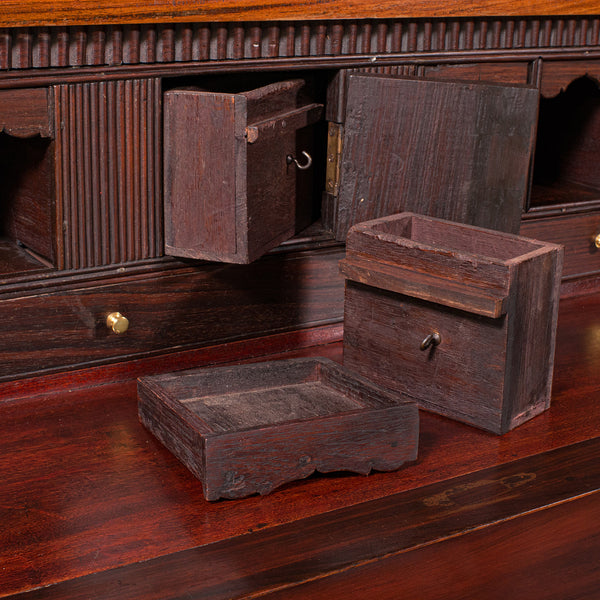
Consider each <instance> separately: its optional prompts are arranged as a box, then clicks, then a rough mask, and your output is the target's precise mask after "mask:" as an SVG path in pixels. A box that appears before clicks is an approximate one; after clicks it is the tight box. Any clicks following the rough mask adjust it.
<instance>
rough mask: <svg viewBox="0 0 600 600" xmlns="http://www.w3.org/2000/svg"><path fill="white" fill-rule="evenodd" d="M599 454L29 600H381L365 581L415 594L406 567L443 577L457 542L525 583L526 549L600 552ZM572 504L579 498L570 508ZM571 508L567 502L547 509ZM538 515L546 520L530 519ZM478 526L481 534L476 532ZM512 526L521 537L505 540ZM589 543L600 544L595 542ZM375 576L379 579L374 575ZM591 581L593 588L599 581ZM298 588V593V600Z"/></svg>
mask: <svg viewBox="0 0 600 600" xmlns="http://www.w3.org/2000/svg"><path fill="white" fill-rule="evenodd" d="M598 456H599V454H598V441H597V440H594V441H591V442H587V443H584V444H582V445H581V446H580V447H577V446H570V447H567V448H562V449H559V450H555V451H554V452H550V453H546V454H540V455H538V456H534V457H530V458H526V459H522V460H520V461H514V462H512V463H509V464H507V465H503V466H501V467H496V468H491V469H487V470H485V471H480V472H478V473H474V474H471V475H467V476H465V477H461V478H457V479H452V480H448V481H444V482H441V483H439V484H435V485H432V486H428V487H425V488H420V489H416V490H411V491H408V492H405V493H403V494H398V495H395V496H389V497H387V498H383V499H381V500H376V501H372V502H368V503H361V504H358V505H357V506H354V507H350V508H345V509H342V510H339V511H335V512H332V513H327V514H322V515H319V516H315V517H312V518H310V519H305V520H301V521H297V522H295V523H289V524H287V525H283V526H280V527H276V528H272V529H267V530H266V531H262V532H257V533H252V532H250V533H248V534H246V535H244V536H240V537H239V538H238V539H233V540H227V541H223V542H221V543H216V544H209V545H205V546H203V547H198V548H194V549H190V550H188V551H185V552H180V553H177V554H171V555H167V556H163V557H160V558H157V559H155V560H151V561H146V562H143V563H138V564H132V565H130V566H127V567H123V568H119V569H114V570H111V571H108V572H103V573H98V574H96V575H91V576H87V577H82V578H80V579H75V580H72V581H67V582H65V583H62V584H61V583H58V584H57V585H55V586H53V587H50V588H46V589H43V590H34V591H32V592H30V593H28V594H27V595H26V596H24V599H27V600H29V599H31V600H34V599H37V598H62V599H64V600H75V599H77V598H83V597H86V598H87V597H89V596H90V595H92V594H93V595H94V597H98V598H110V597H112V596H114V594H115V593H116V592H117V590H118V592H119V596H120V597H121V598H124V599H127V598H140V597H143V598H167V597H171V598H172V597H178V596H180V595H183V594H187V595H188V597H191V598H211V599H213V600H220V599H225V598H232V597H235V598H251V597H256V595H257V594H260V595H263V594H266V593H268V592H269V591H271V592H273V595H274V596H275V597H283V598H286V597H299V598H312V597H315V598H321V597H325V596H324V595H321V593H320V586H321V585H322V586H323V587H324V591H325V593H327V591H332V590H335V593H333V594H331V593H330V595H329V596H328V597H336V598H337V597H344V596H345V595H348V596H349V597H352V598H367V597H372V596H369V595H366V593H367V592H366V591H365V590H364V586H365V585H366V586H368V588H369V590H371V591H372V590H375V591H376V592H377V591H379V587H380V588H381V590H382V592H384V593H385V592H388V593H389V591H388V590H389V588H388V586H389V585H391V582H392V581H395V582H404V583H403V584H401V585H404V586H406V587H407V589H412V590H413V591H415V590H416V588H415V587H412V586H413V585H414V584H415V582H412V580H411V578H410V577H407V576H406V573H407V572H410V571H408V570H404V569H403V568H395V567H396V565H399V566H401V565H402V564H403V563H405V564H409V565H414V567H413V568H415V569H417V570H418V571H420V575H421V577H422V579H420V580H419V583H421V582H422V581H423V579H425V578H426V577H427V573H437V572H442V573H443V571H442V570H441V567H442V566H443V562H441V561H440V559H443V560H445V561H452V560H460V559H461V558H463V560H464V558H465V556H463V555H461V554H460V553H453V550H454V549H455V548H456V547H457V546H458V547H459V548H461V547H465V546H467V548H468V549H469V546H470V545H471V544H473V545H474V546H475V548H471V551H473V550H476V549H477V548H482V546H483V545H484V544H485V543H486V541H488V540H489V547H488V548H487V549H486V550H483V548H482V555H480V556H479V557H478V560H479V561H481V563H483V564H486V563H487V562H492V563H493V562H497V563H499V564H500V565H502V566H503V569H504V570H505V572H506V573H515V574H516V575H518V576H519V578H522V577H523V576H524V574H525V572H526V571H523V565H521V564H520V563H519V562H518V561H517V563H512V562H511V561H510V559H511V558H512V556H513V555H516V556H518V555H519V553H522V552H524V551H525V552H527V551H528V552H529V553H530V554H529V555H528V557H529V560H532V558H534V557H537V560H538V561H542V562H543V557H544V556H545V557H546V560H547V561H548V562H549V565H548V566H551V565H552V564H554V565H555V566H558V565H562V566H565V563H561V562H560V559H561V558H563V559H564V558H567V557H568V554H569V553H571V554H573V555H575V556H581V555H582V554H583V553H578V552H577V545H576V544H577V543H578V542H583V546H580V549H589V550H591V551H592V552H593V553H595V552H597V550H598V543H599V541H598V525H597V521H596V519H595V516H596V515H597V514H598V506H599V503H598V500H599V494H598V489H599V486H600V475H599V473H598ZM586 494H591V495H589V496H586ZM571 498H575V500H573V501H572V502H568V501H569V500H570V499H571ZM561 502H566V503H565V504H559V506H558V507H557V508H554V509H553V508H550V509H548V508H546V507H547V506H552V505H553V504H556V503H561ZM567 507H568V508H567ZM540 509H541V510H540ZM578 509H580V510H581V513H578ZM536 510H538V511H539V512H537V513H536V512H534V513H533V514H531V512H532V511H536ZM588 519H589V520H588ZM555 520H556V523H554V525H553V521H555ZM529 524H531V526H530V527H528V525H529ZM473 530H477V531H476V533H471V531H473ZM507 530H508V532H509V533H513V534H515V535H514V537H513V536H510V535H509V536H506V535H503V534H505V533H506V532H507ZM519 531H520V533H519ZM525 532H527V533H525ZM552 533H561V534H562V535H563V536H566V539H564V545H563V544H562V542H563V538H562V536H561V537H559V538H555V537H553V536H552ZM590 533H592V535H590ZM536 534H537V535H536ZM586 535H587V536H589V537H590V538H591V539H590V540H589V542H587V543H586V542H584V540H585V538H586ZM457 536H458V537H457ZM521 540H523V541H525V540H527V541H528V542H529V544H527V545H526V546H525V547H524V548H526V550H524V549H523V548H521V547H520V546H519V545H518V544H519V542H520V541H521ZM533 540H536V542H537V544H532V545H533V546H534V547H537V551H536V552H532V545H530V544H531V542H532V541H533ZM498 545H500V546H501V548H504V552H503V553H502V552H501V553H500V556H501V557H503V558H504V560H501V559H500V558H499V556H498ZM423 547H425V549H423ZM561 548H562V549H563V553H562V554H561V553H560V549H561ZM543 551H545V552H546V554H545V555H544V554H542V552H543ZM424 553H425V554H427V553H429V554H432V553H433V554H434V556H436V557H437V558H438V561H434V562H433V565H431V564H430V563H429V561H427V560H426V557H424V558H422V555H423V554H424ZM557 554H558V556H557ZM467 556H469V554H467ZM462 564H463V568H464V572H465V576H464V579H462V578H459V579H458V581H457V584H456V585H460V584H459V583H458V582H460V583H462V585H463V586H464V585H465V584H468V579H469V575H470V574H471V570H472V569H473V566H471V565H470V564H469V563H462ZM436 565H438V566H436ZM595 565H596V561H593V560H592V561H585V562H584V564H583V565H582V566H581V571H580V572H581V574H582V575H583V574H585V575H586V576H587V577H593V580H592V581H593V582H596V581H598V573H597V569H595ZM494 572H495V569H492V572H491V573H490V572H489V571H482V572H481V573H478V572H475V573H473V575H474V576H477V577H478V581H479V582H485V579H486V573H489V575H488V576H489V577H493V575H494ZM374 574H378V575H380V577H379V578H378V577H374V578H373V575H374ZM461 579H462V581H461ZM465 579H466V580H467V581H466V582H465ZM562 580H563V582H562V590H572V589H581V587H582V582H579V581H578V582H571V581H570V578H565V577H564V576H563V577H562ZM519 581H520V579H519ZM536 581H537V584H536V587H537V586H543V580H539V579H538V580H536ZM411 582H412V583H411ZM436 583H437V584H438V585H439V586H440V587H439V588H436V589H438V590H439V589H442V590H443V589H444V585H445V580H444V579H441V580H440V579H437V578H435V577H434V578H433V579H432V580H431V582H430V585H431V586H432V587H433V586H434V585H436ZM586 583H587V586H589V580H588V582H586ZM347 584H348V585H347ZM298 585H299V586H301V587H299V588H298V589H297V590H296V591H297V592H298V594H293V595H291V594H292V593H293V592H294V587H295V586H298ZM583 585H586V584H583ZM302 586H306V587H305V588H304V589H303V587H302ZM306 588H307V589H306ZM400 589H402V588H400ZM425 589H426V590H427V588H425ZM542 589H544V588H543V587H542ZM584 589H586V588H584ZM587 589H591V588H589V587H587ZM342 590H343V591H344V592H345V593H341V591H342ZM287 594H290V596H287ZM377 597H379V595H378V596H377ZM395 597H397V596H395ZM419 597H420V596H419ZM436 597H439V596H436ZM444 597H448V596H444ZM452 597H454V596H452ZM456 597H462V596H456ZM468 597H478V596H468ZM554 597H556V596H554Z"/></svg>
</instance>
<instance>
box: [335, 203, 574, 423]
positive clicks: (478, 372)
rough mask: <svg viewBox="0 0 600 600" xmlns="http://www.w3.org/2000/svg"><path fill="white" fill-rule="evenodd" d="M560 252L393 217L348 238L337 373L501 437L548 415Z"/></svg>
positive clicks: (455, 227) (556, 248)
mask: <svg viewBox="0 0 600 600" xmlns="http://www.w3.org/2000/svg"><path fill="white" fill-rule="evenodd" d="M562 258H563V250H562V247H561V246H557V245H555V244H549V243H545V242H538V241H535V240H530V239H526V238H523V237H519V236H515V235H511V234H506V233H501V232H496V231H491V230H487V229H481V228H477V227H472V226H468V225H464V224H459V223H452V222H449V221H444V220H441V219H434V218H431V217H425V216H421V215H415V214H411V213H403V214H399V215H393V216H390V217H384V218H381V219H376V220H373V221H369V222H367V223H361V224H359V225H356V226H354V227H353V228H352V229H351V230H350V233H349V235H348V240H347V246H346V258H345V259H344V260H343V261H342V262H341V270H342V273H343V274H344V276H345V277H346V295H345V304H344V366H345V367H346V368H348V369H350V370H352V371H355V372H357V373H360V374H362V375H364V376H365V377H368V378H369V379H370V380H371V381H374V382H376V383H378V384H379V385H382V386H384V387H386V388H389V389H392V390H395V391H397V392H398V393H404V394H408V395H409V396H411V397H413V398H415V399H417V400H418V402H419V404H420V405H421V406H423V407H424V408H427V409H429V410H433V411H435V412H439V413H441V414H444V415H447V416H450V417H452V418H455V419H458V420H461V421H464V422H467V423H470V424H472V425H476V426H478V427H481V428H483V429H487V430H490V431H493V432H495V433H504V432H506V431H508V430H509V429H512V428H513V427H516V426H517V425H519V424H520V423H522V422H524V421H526V420H527V419H530V418H531V417H533V416H535V415H536V414H538V413H540V412H541V411H543V410H545V409H546V408H548V406H549V404H550V391H551V382H552V369H553V357H554V344H555V336H556V320H557V314H558V301H559V286H560V275H561V268H562Z"/></svg>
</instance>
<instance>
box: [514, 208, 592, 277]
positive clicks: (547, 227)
mask: <svg viewBox="0 0 600 600" xmlns="http://www.w3.org/2000/svg"><path fill="white" fill-rule="evenodd" d="M520 233H521V235H524V236H526V237H529V238H534V239H537V240H542V241H544V242H554V243H556V244H562V245H563V246H564V247H565V262H564V266H563V278H564V277H569V276H577V275H585V274H591V273H596V272H598V271H600V249H598V248H597V247H596V245H595V243H594V242H595V239H596V237H597V236H598V235H600V214H583V215H568V216H560V217H547V218H543V219H531V220H526V221H523V223H522V224H521V232H520Z"/></svg>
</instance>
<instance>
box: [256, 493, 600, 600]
mask: <svg viewBox="0 0 600 600" xmlns="http://www.w3.org/2000/svg"><path fill="white" fill-rule="evenodd" d="M599 517H600V495H599V494H598V493H594V494H593V495H590V496H583V497H580V498H577V499H576V500H573V501H570V502H566V503H563V504H559V505H557V506H551V507H549V508H545V509H543V510H540V511H538V512H535V513H533V514H527V515H523V516H519V517H518V518H516V519H512V520H508V521H503V522H501V523H496V524H494V525H491V526H490V527H487V528H484V529H478V530H476V531H474V532H469V533H466V534H465V535H461V536H459V537H454V538H451V539H447V540H444V541H443V542H440V543H436V544H433V545H430V546H426V547H424V548H421V549H418V550H416V551H414V552H410V553H405V552H403V553H398V554H395V555H393V556H390V557H386V558H384V559H383V560H380V561H372V562H369V563H367V564H365V565H361V566H358V567H356V568H353V569H350V570H345V571H344V572H343V573H333V574H331V575H330V576H329V577H325V578H315V579H314V580H313V581H310V582H308V583H299V584H298V585H295V586H293V587H291V586H290V587H285V588H284V586H281V588H284V589H281V590H276V591H275V592H273V593H268V594H266V595H265V596H264V597H265V598H269V599H276V598H282V599H283V598H285V600H293V599H294V598H298V599H300V598H314V599H315V600H317V599H319V598H354V599H359V598H364V599H365V600H367V599H368V598H373V597H377V598H380V599H382V600H385V599H389V600H395V599H397V598H398V597H399V596H402V597H405V598H420V599H423V600H428V599H431V600H433V599H439V598H463V599H472V600H476V599H478V598H498V599H500V598H506V597H507V596H511V597H514V598H521V597H523V598H531V597H535V598H539V599H540V600H551V599H553V600H564V598H593V597H594V596H595V595H597V593H598V589H600V572H599V571H598V569H597V568H596V564H597V557H598V553H599V552H600V532H598V530H597V528H596V527H594V526H592V527H590V524H591V523H595V522H596V521H597V519H598V518H599ZM406 574H410V576H406Z"/></svg>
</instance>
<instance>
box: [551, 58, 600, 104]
mask: <svg viewBox="0 0 600 600" xmlns="http://www.w3.org/2000/svg"><path fill="white" fill-rule="evenodd" d="M580 77H589V78H590V79H592V80H594V81H596V82H598V81H599V80H600V64H598V61H595V60H569V61H566V60H556V61H554V60H552V61H550V60H549V61H543V63H542V77H541V86H540V93H541V94H542V96H544V97H547V98H552V97H554V96H557V95H558V94H559V93H560V92H564V91H565V90H566V89H567V88H568V87H569V85H570V84H571V83H573V81H575V79H578V78H580Z"/></svg>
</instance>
